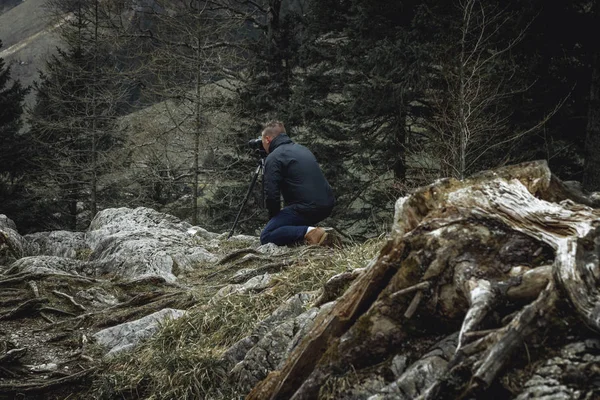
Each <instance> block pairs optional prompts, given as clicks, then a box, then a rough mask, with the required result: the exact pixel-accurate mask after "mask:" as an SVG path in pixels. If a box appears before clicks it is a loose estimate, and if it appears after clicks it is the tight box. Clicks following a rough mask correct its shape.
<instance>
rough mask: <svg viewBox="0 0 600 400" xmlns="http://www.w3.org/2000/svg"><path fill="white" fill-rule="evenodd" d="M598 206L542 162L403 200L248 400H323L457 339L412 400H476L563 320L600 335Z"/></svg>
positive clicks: (445, 184)
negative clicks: (340, 288) (366, 374)
mask: <svg viewBox="0 0 600 400" xmlns="http://www.w3.org/2000/svg"><path fill="white" fill-rule="evenodd" d="M590 206H598V204H595V203H594V201H592V200H590V199H588V198H587V197H586V196H585V195H584V194H583V193H580V192H573V191H572V190H570V189H569V188H568V187H567V186H565V185H564V184H562V182H560V180H558V179H557V178H556V177H554V176H552V174H551V173H550V171H549V169H548V167H547V165H546V163H545V162H532V163H525V164H520V165H516V166H511V167H506V168H502V169H499V170H496V171H488V172H484V173H481V174H478V175H476V176H473V177H471V178H469V179H466V180H464V181H457V180H454V179H445V180H440V181H438V182H436V183H434V184H432V185H430V186H426V187H422V188H420V189H418V190H416V191H415V192H414V193H412V194H411V195H410V196H407V197H405V198H402V199H400V200H398V202H397V205H396V217H395V223H394V227H393V232H392V236H391V239H390V240H389V241H388V243H387V244H386V245H385V247H384V248H383V249H382V250H381V252H380V255H379V258H378V260H377V261H376V262H375V263H374V264H372V265H371V266H370V267H369V268H367V270H366V271H365V272H364V273H362V274H361V275H360V276H359V277H358V278H356V280H355V281H354V282H353V284H352V285H351V286H350V288H349V289H348V290H347V291H346V292H345V294H344V295H343V296H342V297H341V298H339V299H338V301H337V303H336V304H335V306H334V307H333V308H332V309H331V310H330V311H328V312H326V313H323V314H322V315H320V316H319V317H318V319H317V321H316V322H315V324H314V327H313V328H312V330H311V331H310V332H309V333H308V334H307V335H306V336H305V338H304V340H303V341H302V342H301V343H300V344H299V345H298V346H297V347H296V349H295V350H294V351H293V352H292V353H291V354H290V356H289V357H288V359H287V361H286V363H285V364H284V366H283V368H282V369H281V370H279V371H274V372H271V373H270V374H269V375H268V376H267V378H266V379H264V380H263V381H262V382H260V383H259V384H258V385H256V386H255V387H254V389H253V390H252V391H251V393H250V394H249V395H248V397H247V399H256V400H258V399H260V400H263V399H294V400H300V399H314V398H318V397H319V391H320V390H321V388H322V387H323V386H324V385H325V383H326V382H327V381H328V380H329V379H331V378H332V377H336V376H338V377H339V376H343V375H344V374H347V373H348V372H349V371H353V372H354V373H355V372H356V371H361V370H363V369H367V368H372V367H373V366H375V365H378V364H379V363H382V362H384V361H386V360H390V359H391V358H393V357H394V356H395V355H397V354H399V352H400V350H401V349H402V348H403V346H405V345H406V343H407V342H408V341H409V340H412V339H414V338H419V337H432V336H435V335H438V336H443V335H450V334H453V333H458V339H457V341H456V350H455V352H454V355H453V357H452V358H451V359H450V360H449V361H448V362H447V363H444V364H443V365H442V367H440V368H442V369H443V370H438V371H437V372H436V374H435V378H434V379H433V380H432V379H431V377H429V378H430V379H429V380H427V382H428V386H427V387H425V388H423V390H421V391H420V392H419V393H415V395H418V396H420V397H419V398H422V399H437V398H471V397H473V396H477V395H479V394H481V393H485V391H486V390H487V389H488V388H490V387H491V386H492V385H494V384H495V383H496V382H497V381H498V379H500V377H501V376H502V374H503V373H504V371H505V368H506V366H507V365H508V364H509V363H510V362H511V360H512V359H513V357H514V356H515V353H516V352H517V351H518V350H519V349H521V348H522V346H523V343H527V342H528V341H529V340H530V339H532V338H534V337H536V335H538V334H539V333H540V332H541V331H542V330H543V329H545V328H547V327H555V326H556V325H557V319H559V317H558V316H557V315H558V314H559V311H558V310H564V309H565V307H567V308H568V309H570V310H571V313H572V314H573V315H576V316H578V318H580V320H581V321H583V322H584V323H585V324H586V325H587V326H588V327H589V328H591V329H593V330H595V331H600V293H599V291H598V281H599V279H600V266H599V256H600V229H598V226H600V211H598V210H595V209H593V208H591V207H590ZM556 334H560V331H559V330H558V329H557V330H556ZM424 355H425V352H423V354H421V355H417V359H418V357H423V356H424ZM413 375H418V374H413ZM403 379H404V380H406V379H407V378H406V377H404V378H403ZM415 387H417V386H415ZM378 396H379V395H376V396H374V397H373V398H374V399H375V398H385V394H384V392H381V396H379V397H378Z"/></svg>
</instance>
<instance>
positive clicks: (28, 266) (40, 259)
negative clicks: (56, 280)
mask: <svg viewBox="0 0 600 400" xmlns="http://www.w3.org/2000/svg"><path fill="white" fill-rule="evenodd" d="M86 266H87V265H86V263H85V262H83V261H79V260H73V259H71V258H64V257H57V256H35V257H24V258H20V259H18V260H17V261H15V262H14V263H12V265H11V266H10V270H11V271H13V273H14V272H32V273H41V274H55V273H67V274H72V275H92V274H89V272H90V271H89V270H88V271H87V272H88V273H86V271H85V270H86Z"/></svg>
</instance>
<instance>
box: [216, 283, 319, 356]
mask: <svg viewBox="0 0 600 400" xmlns="http://www.w3.org/2000/svg"><path fill="white" fill-rule="evenodd" d="M311 299H313V295H311V294H308V293H298V294H297V295H295V296H292V297H291V298H289V299H288V300H287V301H286V302H285V303H283V304H282V305H280V306H279V307H278V308H277V309H276V310H275V311H274V312H273V314H271V315H270V316H269V317H268V318H265V319H264V320H263V321H261V322H260V323H259V324H258V326H257V327H256V328H255V329H254V330H253V331H252V332H251V334H250V335H249V336H247V337H245V338H243V339H241V340H240V341H238V342H237V343H235V344H234V345H233V346H231V347H230V348H229V349H228V350H227V351H225V353H223V358H224V359H225V361H226V362H227V363H229V364H230V368H231V367H233V365H235V364H237V363H238V362H240V361H242V360H243V359H244V357H245V356H246V353H247V352H248V350H250V349H251V348H252V347H254V345H256V343H257V342H258V341H259V340H260V338H262V337H263V336H265V334H267V333H268V332H269V331H270V330H271V329H273V328H274V327H275V326H277V325H279V324H281V323H282V322H284V321H287V320H289V319H291V318H295V317H297V316H298V315H300V314H302V313H303V312H305V311H306V305H307V304H308V302H309V301H310V300H311Z"/></svg>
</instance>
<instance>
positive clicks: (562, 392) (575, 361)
mask: <svg viewBox="0 0 600 400" xmlns="http://www.w3.org/2000/svg"><path fill="white" fill-rule="evenodd" d="M599 348H600V341H599V340H598V339H590V340H586V341H583V342H575V343H570V344H568V345H566V346H564V347H563V348H562V349H561V350H560V355H559V356H558V357H552V358H550V359H548V360H547V361H546V362H545V363H543V364H541V365H540V366H539V367H538V368H537V369H536V370H535V371H534V373H533V376H532V377H531V378H530V379H529V380H527V382H525V384H524V385H523V391H522V392H521V393H520V394H519V396H518V397H517V398H516V399H517V400H525V399H541V400H561V399H564V400H567V399H569V400H570V399H575V400H576V399H590V398H595V397H593V396H597V395H598V390H599V389H600V373H599V372H600V370H599V368H598V365H600V355H598V349H599ZM594 386H595V389H594V388H593V387H594Z"/></svg>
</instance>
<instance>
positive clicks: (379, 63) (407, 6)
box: [291, 0, 427, 234]
mask: <svg viewBox="0 0 600 400" xmlns="http://www.w3.org/2000/svg"><path fill="white" fill-rule="evenodd" d="M415 7H416V2H397V1H389V0H377V1H366V0H349V1H325V2H323V1H311V2H309V12H308V17H307V21H306V30H305V33H304V36H303V38H302V48H301V67H302V70H301V78H302V79H301V80H300V82H299V83H298V85H297V88H296V89H295V91H294V97H293V98H294V100H293V107H294V108H293V111H292V112H291V114H292V115H294V116H295V117H296V119H297V121H298V122H297V123H298V125H302V126H305V127H306V130H305V131H304V132H303V134H302V135H301V136H300V140H302V141H305V142H307V143H310V145H311V148H312V149H313V150H314V151H315V154H316V155H317V158H318V159H319V160H322V161H323V163H322V164H323V168H324V169H325V173H326V175H327V177H328V179H329V181H330V182H331V183H332V185H333V187H334V191H335V193H336V197H337V200H338V206H337V207H336V211H334V212H335V215H336V218H337V219H345V220H354V221H361V224H363V226H362V227H361V230H362V231H363V232H360V233H361V234H364V233H365V226H364V224H365V221H368V228H367V230H368V231H370V232H372V233H375V232H377V231H380V230H381V228H382V226H381V223H382V221H385V220H387V219H388V218H389V210H391V209H392V208H393V207H392V203H393V201H394V200H395V199H396V198H397V196H398V194H399V193H400V192H401V189H403V188H406V179H407V177H409V175H410V174H411V171H410V169H409V165H408V157H409V154H410V152H411V142H412V140H413V139H412V138H411V132H410V129H411V126H410V122H411V120H415V119H416V118H417V117H418V115H419V114H420V113H422V106H421V105H420V104H419V103H418V101H417V100H418V99H419V98H421V97H422V96H421V92H422V88H423V82H422V79H423V78H424V77H425V76H426V74H427V68H426V66H425V64H424V63H423V59H422V55H421V54H420V51H421V49H420V47H419V46H418V43H416V42H415V38H414V37H413V36H412V33H411V30H410V26H411V23H412V19H413V17H414V15H415ZM355 232H358V230H355Z"/></svg>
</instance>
